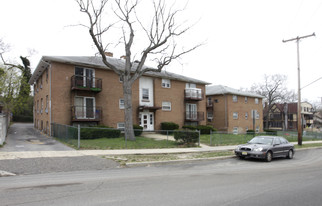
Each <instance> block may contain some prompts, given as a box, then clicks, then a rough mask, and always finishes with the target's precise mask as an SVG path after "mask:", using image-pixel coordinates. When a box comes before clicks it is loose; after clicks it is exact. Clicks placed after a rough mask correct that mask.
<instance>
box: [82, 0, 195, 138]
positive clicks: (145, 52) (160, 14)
mask: <svg viewBox="0 0 322 206" xmlns="http://www.w3.org/2000/svg"><path fill="white" fill-rule="evenodd" d="M76 2H77V3H78V6H79V7H80V11H81V12H83V13H85V14H86V15H87V16H88V20H89V22H88V25H83V26H86V27H87V28H88V29H89V34H90V36H91V38H92V40H93V42H94V44H95V46H96V48H97V50H98V52H99V54H100V56H101V57H102V61H103V63H104V64H105V65H106V66H107V67H108V68H110V69H111V70H113V71H114V72H115V73H116V74H118V75H119V76H120V77H121V79H123V95H124V104H125V111H124V115H125V116H124V121H125V137H126V139H129V140H135V136H134V131H133V119H132V117H133V116H132V85H133V83H134V82H135V81H136V80H137V79H138V78H139V77H141V76H142V75H143V74H144V73H146V72H149V71H153V72H160V71H161V70H162V69H163V68H164V67H165V66H167V65H169V64H170V63H171V62H172V61H173V60H175V59H178V58H180V57H181V56H182V55H184V54H186V53H188V52H190V51H192V50H194V49H196V48H197V47H199V46H200V45H197V46H194V47H192V48H190V49H182V50H180V51H178V48H177V47H178V46H177V44H176V38H177V37H181V36H182V35H183V34H185V33H186V32H187V31H188V30H189V28H190V27H189V26H187V27H184V28H183V27H182V25H184V24H183V23H182V22H181V23H180V22H176V18H177V16H178V15H179V13H180V10H173V7H172V6H171V7H169V8H168V7H167V5H166V3H165V0H155V1H152V6H151V8H147V7H144V11H153V16H147V17H145V19H142V18H141V19H140V18H139V15H138V14H139V13H140V12H138V11H139V5H140V3H142V2H139V0H110V1H109V0H100V1H99V4H98V5H97V4H95V2H94V1H93V0H76ZM96 3H97V2H96ZM108 3H110V4H108ZM108 8H114V9H111V10H109V11H105V9H108ZM105 15H108V16H105ZM109 19H116V20H115V21H114V22H108V20H109ZM147 20H149V23H148V26H145V25H146V24H145V23H144V22H146V21H147ZM143 21H144V22H143ZM102 22H105V23H106V25H103V23H102ZM107 22H108V23H107ZM115 28H118V30H120V31H121V32H122V33H121V38H120V40H121V43H122V44H123V45H124V50H125V66H124V68H123V69H121V70H120V69H118V68H117V67H116V66H114V65H113V64H111V63H110V62H109V61H108V60H107V58H106V56H105V52H106V48H107V47H108V46H109V45H111V44H112V43H113V42H109V43H108V44H104V43H103V36H104V38H106V39H111V38H109V37H112V36H113V35H110V33H112V32H111V31H113V29H115ZM140 31H143V35H141V36H140V38H141V39H142V38H143V39H145V40H147V41H146V42H147V44H146V45H142V48H141V49H140V50H141V51H140V53H139V54H136V55H138V56H139V58H138V56H136V55H135V56H136V58H137V59H139V61H134V58H133V56H132V55H133V54H132V52H133V50H134V49H133V45H134V41H135V34H138V33H140ZM116 33H117V32H116ZM116 33H114V36H115V35H116ZM118 45H120V44H118ZM148 57H150V58H151V57H152V58H153V60H154V61H155V62H156V67H155V68H152V67H147V66H145V63H146V62H147V61H148Z"/></svg>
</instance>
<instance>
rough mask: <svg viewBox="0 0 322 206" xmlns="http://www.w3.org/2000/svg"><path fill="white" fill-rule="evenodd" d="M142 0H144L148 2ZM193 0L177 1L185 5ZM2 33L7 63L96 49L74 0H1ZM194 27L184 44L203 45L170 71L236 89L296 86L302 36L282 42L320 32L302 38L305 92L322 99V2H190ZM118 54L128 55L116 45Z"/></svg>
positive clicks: (188, 15)
mask: <svg viewBox="0 0 322 206" xmlns="http://www.w3.org/2000/svg"><path fill="white" fill-rule="evenodd" d="M146 1H147V0H144V1H142V2H141V3H144V2H146ZM186 2H187V1H186V0H177V4H182V5H183V4H185V3H186ZM0 5H1V10H0V26H1V29H0V38H1V39H2V40H3V41H4V42H5V43H7V44H9V45H10V52H7V53H6V54H5V57H6V59H7V60H8V61H12V62H14V61H16V62H19V56H20V55H22V56H30V55H31V56H30V60H31V66H32V68H33V69H34V68H35V67H36V66H37V64H38V62H39V60H40V59H41V57H42V56H56V55H57V56H92V55H94V54H95V53H96V50H95V48H94V46H93V44H92V41H91V39H90V36H89V34H88V31H87V30H86V29H85V28H84V27H81V26H75V25H78V24H80V23H84V22H87V21H86V20H87V19H86V16H84V14H82V13H81V12H80V11H79V8H78V5H77V4H76V3H75V1H74V0H28V1H26V0H0ZM181 15H182V16H181V18H182V19H183V20H184V21H185V23H187V22H188V23H190V22H191V24H190V25H193V26H192V27H191V29H190V30H189V33H187V35H184V36H182V39H180V43H181V44H182V45H184V46H190V45H196V44H199V43H203V45H202V46H201V47H199V48H198V49H196V50H194V51H193V52H191V53H189V54H186V55H185V56H183V57H182V58H181V59H180V61H179V62H173V63H172V64H171V65H169V66H168V67H167V68H166V70H167V71H169V72H174V73H178V74H182V75H185V76H189V77H193V78H197V79H200V80H204V81H206V82H209V83H211V84H214V85H218V84H221V85H225V86H229V87H232V88H235V89H239V88H250V87H251V86H252V85H253V84H254V83H261V82H263V79H264V75H265V74H266V75H274V74H282V75H286V76H287V87H288V89H289V90H294V91H295V92H297V87H298V84H297V82H298V81H297V78H298V74H297V71H298V70H297V50H296V42H295V41H292V42H287V43H283V42H282V40H283V39H284V40H287V39H291V38H295V37H297V36H305V35H310V34H312V33H315V34H316V36H315V37H310V38H305V39H302V40H301V41H300V44H299V45H300V46H299V47H300V70H301V87H305V86H306V85H309V84H311V83H312V82H314V81H315V80H318V79H319V80H318V81H316V82H315V83H313V84H311V85H309V86H307V87H305V88H303V89H302V90H301V96H302V100H303V101H309V102H311V103H315V102H320V103H322V102H321V101H322V79H320V78H322V58H321V57H322V1H321V0H190V1H189V2H188V4H187V6H186V8H185V10H184V11H183V13H182V14H181ZM109 51H110V52H113V53H114V56H115V57H120V56H122V55H123V54H124V51H123V50H122V49H119V48H116V47H112V48H109Z"/></svg>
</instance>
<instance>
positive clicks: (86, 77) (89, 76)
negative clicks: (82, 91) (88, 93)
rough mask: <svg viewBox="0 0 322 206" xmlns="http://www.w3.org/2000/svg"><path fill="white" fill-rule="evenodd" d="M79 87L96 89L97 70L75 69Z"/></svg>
mask: <svg viewBox="0 0 322 206" xmlns="http://www.w3.org/2000/svg"><path fill="white" fill-rule="evenodd" d="M75 76H76V82H77V86H83V87H95V70H94V69H88V68H83V67H75Z"/></svg>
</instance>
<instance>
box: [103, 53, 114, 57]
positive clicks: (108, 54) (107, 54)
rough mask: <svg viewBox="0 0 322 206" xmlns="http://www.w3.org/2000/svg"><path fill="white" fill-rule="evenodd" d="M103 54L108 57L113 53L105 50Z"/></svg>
mask: <svg viewBox="0 0 322 206" xmlns="http://www.w3.org/2000/svg"><path fill="white" fill-rule="evenodd" d="M105 55H106V56H108V57H113V53H112V52H105Z"/></svg>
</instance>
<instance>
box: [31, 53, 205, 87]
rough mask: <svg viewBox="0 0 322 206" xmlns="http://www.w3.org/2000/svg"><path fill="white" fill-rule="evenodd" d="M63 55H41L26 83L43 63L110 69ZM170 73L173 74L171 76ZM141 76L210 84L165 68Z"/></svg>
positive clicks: (39, 72)
mask: <svg viewBox="0 0 322 206" xmlns="http://www.w3.org/2000/svg"><path fill="white" fill-rule="evenodd" d="M63 57H66V58H68V57H69V56H43V57H42V58H41V60H40V61H39V63H38V65H37V67H36V69H35V71H34V72H33V74H32V76H31V78H30V80H29V82H28V83H29V84H34V82H36V81H37V79H38V78H39V76H40V75H41V74H42V72H44V70H45V69H47V68H48V66H47V67H46V66H45V65H50V64H51V62H59V63H65V64H72V65H75V66H85V67H91V68H97V69H106V70H110V71H112V70H111V69H110V68H108V67H107V66H105V65H103V64H102V65H99V64H96V63H83V62H79V61H72V60H66V59H64V58H63ZM75 57H78V56H75ZM79 57H81V56H79ZM86 57H95V56H86ZM113 59H116V58H113ZM120 61H121V60H120ZM162 72H163V73H162ZM164 73H165V74H169V76H165V75H164ZM172 74H173V76H172V77H171V75H172ZM143 76H150V77H158V78H167V79H171V80H177V81H185V82H191V83H196V84H203V85H210V84H211V83H209V82H205V81H202V80H198V79H194V78H191V77H188V76H184V75H180V74H176V73H172V72H167V71H165V70H162V71H161V72H147V73H144V74H143ZM184 78H189V79H186V80H184Z"/></svg>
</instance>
